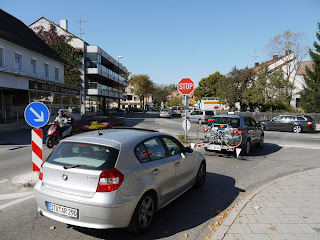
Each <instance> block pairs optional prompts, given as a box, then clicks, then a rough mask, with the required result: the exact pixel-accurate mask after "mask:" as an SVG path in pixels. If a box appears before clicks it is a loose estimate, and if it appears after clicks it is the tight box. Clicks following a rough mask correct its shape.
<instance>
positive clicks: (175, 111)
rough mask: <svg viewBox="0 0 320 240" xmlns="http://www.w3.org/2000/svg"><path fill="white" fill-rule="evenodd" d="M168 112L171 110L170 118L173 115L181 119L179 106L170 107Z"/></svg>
mask: <svg viewBox="0 0 320 240" xmlns="http://www.w3.org/2000/svg"><path fill="white" fill-rule="evenodd" d="M170 110H171V114H172V116H174V115H179V116H180V117H181V113H182V109H181V107H179V106H174V107H172V108H171V109H170Z"/></svg>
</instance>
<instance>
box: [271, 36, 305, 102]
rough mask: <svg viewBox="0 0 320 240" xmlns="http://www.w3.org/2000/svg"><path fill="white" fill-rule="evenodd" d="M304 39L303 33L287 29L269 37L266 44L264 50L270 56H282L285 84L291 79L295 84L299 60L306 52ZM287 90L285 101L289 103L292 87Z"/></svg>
mask: <svg viewBox="0 0 320 240" xmlns="http://www.w3.org/2000/svg"><path fill="white" fill-rule="evenodd" d="M305 41H306V39H305V36H304V33H292V32H291V31H289V30H287V31H285V32H284V33H282V34H278V35H276V36H275V37H273V38H271V39H270V40H269V43H268V44H267V46H266V51H267V53H268V54H269V55H270V56H271V57H273V56H277V57H282V60H283V64H284V66H283V67H282V69H283V72H284V80H285V81H286V82H287V83H286V84H288V82H289V81H291V83H292V84H293V86H294V85H295V81H296V76H297V71H298V69H299V67H300V62H301V61H302V60H303V59H304V58H305V57H306V56H307V53H308V47H307V45H306V44H305ZM287 91H288V92H287V93H286V95H287V96H289V99H288V102H287V103H289V104H290V102H291V100H292V97H293V91H294V88H291V89H290V88H288V89H287ZM287 103H286V104H287Z"/></svg>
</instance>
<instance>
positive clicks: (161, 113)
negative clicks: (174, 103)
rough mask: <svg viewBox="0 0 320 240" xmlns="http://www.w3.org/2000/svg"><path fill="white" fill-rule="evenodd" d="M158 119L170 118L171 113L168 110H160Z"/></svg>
mask: <svg viewBox="0 0 320 240" xmlns="http://www.w3.org/2000/svg"><path fill="white" fill-rule="evenodd" d="M160 117H166V118H171V111H170V110H169V109H161V110H160Z"/></svg>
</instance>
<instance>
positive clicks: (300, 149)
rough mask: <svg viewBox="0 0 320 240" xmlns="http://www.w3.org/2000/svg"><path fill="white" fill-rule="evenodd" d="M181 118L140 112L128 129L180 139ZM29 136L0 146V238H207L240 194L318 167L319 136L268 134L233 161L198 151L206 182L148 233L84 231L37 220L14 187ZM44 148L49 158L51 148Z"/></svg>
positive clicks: (25, 195) (24, 192) (25, 193)
mask: <svg viewBox="0 0 320 240" xmlns="http://www.w3.org/2000/svg"><path fill="white" fill-rule="evenodd" d="M182 120H183V119H182V118H173V119H158V115H157V114H150V113H147V114H142V113H141V114H135V115H134V116H133V117H132V118H128V119H127V126H134V127H140V128H149V129H155V130H160V131H164V132H168V133H170V134H172V135H178V134H183V130H182V127H181V122H182ZM198 128H199V125H198V124H192V125H191V130H190V132H188V135H189V136H192V137H193V138H196V136H197V129H198ZM27 134H28V133H27V132H25V133H19V135H16V136H15V134H10V135H8V136H6V137H7V138H8V139H10V140H13V142H15V138H18V139H17V141H18V140H19V141H21V142H19V144H16V145H15V144H13V145H5V146H0V236H1V237H0V239H205V235H206V234H210V233H211V231H210V228H209V226H210V225H212V224H213V223H214V222H215V220H214V219H213V218H214V217H215V216H216V215H217V214H218V213H219V212H220V211H222V210H225V209H226V208H227V207H228V206H229V205H230V204H231V203H232V202H234V201H237V198H239V197H240V196H241V195H243V194H247V193H248V192H250V191H252V190H253V189H254V188H256V187H258V186H260V185H262V184H264V183H265V182H268V181H270V180H271V179H274V178H278V177H280V176H284V175H287V174H290V173H293V172H297V171H302V170H304V169H310V168H318V167H320V163H319V154H320V132H315V133H302V134H294V133H291V132H268V131H267V132H265V146H264V148H263V149H255V148H253V149H252V153H251V155H250V156H248V157H238V158H237V157H236V156H234V155H225V154H219V153H215V152H205V151H204V150H203V149H199V150H200V151H202V152H204V154H205V155H206V158H207V179H206V183H205V185H204V186H203V188H201V189H197V190H196V189H191V190H189V191H188V192H186V193H185V194H183V195H182V196H181V197H179V198H178V199H176V200H175V201H174V202H172V203H171V204H169V205H168V206H166V207H165V208H164V209H162V210H160V211H159V212H158V213H157V216H156V218H155V221H154V223H153V225H152V227H151V229H150V231H149V232H148V233H146V234H145V235H143V236H132V235H130V234H129V233H127V232H126V231H125V230H124V229H110V230H94V229H85V228H78V227H74V226H68V225H66V224H62V223H59V222H56V221H53V220H50V219H48V218H46V217H40V216H39V215H38V214H37V212H36V204H35V201H34V198H32V195H30V194H32V189H30V188H16V187H14V186H12V184H11V181H10V179H11V178H12V177H13V176H14V175H15V174H20V173H24V172H28V171H31V148H30V137H29V138H28V137H26V136H25V135H27ZM29 134H30V133H29ZM1 137H3V135H1ZM23 139H25V140H23ZM28 139H29V140H28ZM27 141H29V143H28V142H27ZM21 143H22V144H21ZM44 148H45V149H44V151H45V155H48V154H49V153H50V152H51V150H48V149H46V147H44ZM50 228H51V229H50ZM184 234H187V235H184ZM186 236H187V238H186Z"/></svg>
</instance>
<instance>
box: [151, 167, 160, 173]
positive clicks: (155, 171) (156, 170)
mask: <svg viewBox="0 0 320 240" xmlns="http://www.w3.org/2000/svg"><path fill="white" fill-rule="evenodd" d="M159 172H160V170H159V169H158V168H156V169H155V170H153V171H152V172H151V173H152V174H154V175H156V174H158V173H159Z"/></svg>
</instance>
